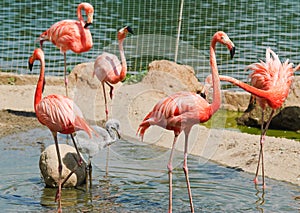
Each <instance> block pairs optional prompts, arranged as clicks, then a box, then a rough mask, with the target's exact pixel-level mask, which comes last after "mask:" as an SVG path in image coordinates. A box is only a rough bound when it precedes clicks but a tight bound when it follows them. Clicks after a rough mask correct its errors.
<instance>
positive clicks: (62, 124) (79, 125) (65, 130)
mask: <svg viewBox="0 0 300 213" xmlns="http://www.w3.org/2000/svg"><path fill="white" fill-rule="evenodd" d="M35 60H39V61H40V64H41V67H40V76H39V79H38V83H37V87H36V90H35V96H34V111H35V113H36V117H37V119H38V120H39V122H40V123H41V124H43V125H45V126H47V127H48V128H49V130H50V131H51V133H52V135H53V138H54V142H55V146H56V152H57V158H58V172H59V178H58V183H57V185H58V189H57V193H56V196H55V201H57V202H58V212H61V188H62V185H63V184H64V182H66V181H67V180H68V178H69V177H70V176H71V175H72V174H73V173H74V172H75V170H76V168H74V170H73V171H72V172H71V173H70V174H69V175H68V176H67V177H66V178H65V179H64V180H63V179H62V159H61V157H60V151H59V146H58V140H57V133H58V132H60V133H62V134H69V135H70V136H71V138H72V141H73V143H74V146H75V149H76V151H77V154H78V156H79V158H80V160H79V162H78V165H79V166H80V165H81V163H82V159H81V155H80V154H79V151H78V148H77V146H76V142H75V139H74V137H73V135H72V133H74V132H75V131H77V130H84V131H85V132H86V133H87V134H88V135H89V136H90V137H91V136H92V132H95V131H94V130H93V129H92V128H91V127H90V126H89V125H88V123H87V122H86V121H85V119H84V117H83V115H82V112H81V111H80V109H79V108H78V106H77V105H76V104H75V103H74V102H73V100H71V99H70V98H68V97H66V96H62V95H57V94H53V95H48V96H46V97H44V98H42V93H43V89H44V83H45V78H44V73H45V59H44V52H43V50H42V49H40V48H37V49H35V50H34V52H33V54H32V56H31V57H30V58H29V61H28V64H29V68H30V70H32V66H33V63H34V61H35Z"/></svg>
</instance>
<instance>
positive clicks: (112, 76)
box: [93, 26, 133, 121]
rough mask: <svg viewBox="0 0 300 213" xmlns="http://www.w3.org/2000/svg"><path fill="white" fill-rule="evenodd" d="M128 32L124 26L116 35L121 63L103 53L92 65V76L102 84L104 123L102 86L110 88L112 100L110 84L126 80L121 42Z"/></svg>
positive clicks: (106, 109)
mask: <svg viewBox="0 0 300 213" xmlns="http://www.w3.org/2000/svg"><path fill="white" fill-rule="evenodd" d="M128 32H129V33H132V34H133V31H132V29H131V28H130V27H129V26H126V27H123V28H122V29H120V30H119V31H118V35H117V37H118V42H119V51H120V56H121V62H120V60H119V59H118V57H117V56H116V55H113V54H110V53H106V52H105V53H102V54H101V55H99V56H98V57H97V59H96V61H95V64H94V72H93V76H95V75H96V76H97V78H98V79H99V81H100V82H101V84H102V89H103V96H104V103H105V115H106V121H107V120H108V107H107V99H106V92H105V85H104V84H107V85H108V86H109V87H110V92H109V96H110V98H111V99H112V98H113V86H112V85H111V84H116V83H118V82H120V81H123V80H124V79H125V78H126V73H127V63H126V59H125V54H124V49H123V41H124V39H125V38H126V35H127V34H128Z"/></svg>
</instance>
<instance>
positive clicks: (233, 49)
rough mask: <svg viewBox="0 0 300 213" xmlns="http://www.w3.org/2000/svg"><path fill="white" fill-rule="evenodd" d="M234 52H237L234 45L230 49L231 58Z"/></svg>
mask: <svg viewBox="0 0 300 213" xmlns="http://www.w3.org/2000/svg"><path fill="white" fill-rule="evenodd" d="M234 54H235V47H232V48H231V50H230V56H231V59H233V56H234Z"/></svg>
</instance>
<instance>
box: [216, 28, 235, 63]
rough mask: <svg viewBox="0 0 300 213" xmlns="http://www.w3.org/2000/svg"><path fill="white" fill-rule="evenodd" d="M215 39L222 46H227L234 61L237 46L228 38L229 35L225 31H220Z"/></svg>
mask: <svg viewBox="0 0 300 213" xmlns="http://www.w3.org/2000/svg"><path fill="white" fill-rule="evenodd" d="M214 37H215V39H216V41H218V42H220V43H221V44H223V45H225V46H226V47H227V48H228V50H229V51H230V56H231V59H232V58H233V56H234V54H235V46H234V43H233V42H232V41H231V40H230V38H229V37H228V35H227V34H226V33H225V32H223V31H219V32H216V33H215V35H214Z"/></svg>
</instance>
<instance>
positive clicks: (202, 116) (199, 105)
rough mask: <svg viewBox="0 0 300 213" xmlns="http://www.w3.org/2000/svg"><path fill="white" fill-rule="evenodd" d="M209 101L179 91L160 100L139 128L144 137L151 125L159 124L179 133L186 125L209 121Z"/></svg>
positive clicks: (194, 94)
mask: <svg viewBox="0 0 300 213" xmlns="http://www.w3.org/2000/svg"><path fill="white" fill-rule="evenodd" d="M209 106H210V105H209V103H208V102H207V101H206V100H205V99H203V98H202V97H201V96H200V95H198V94H196V93H191V92H178V93H175V94H173V95H171V96H168V97H166V98H164V99H162V100H160V101H159V102H158V103H157V104H156V105H155V106H154V107H153V109H152V111H151V112H149V113H148V115H147V116H146V117H145V118H144V120H143V122H142V123H141V124H140V126H139V129H138V134H139V135H140V136H141V137H142V138H143V136H144V133H145V131H146V130H147V129H148V128H149V127H150V126H151V125H158V126H161V127H163V128H165V129H168V130H172V131H174V133H175V134H179V133H180V132H181V131H182V130H183V129H185V128H186V127H191V126H193V125H194V124H197V123H201V122H205V121H207V120H208V119H209V118H210V117H211V114H212V113H211V111H210V107H209Z"/></svg>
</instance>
